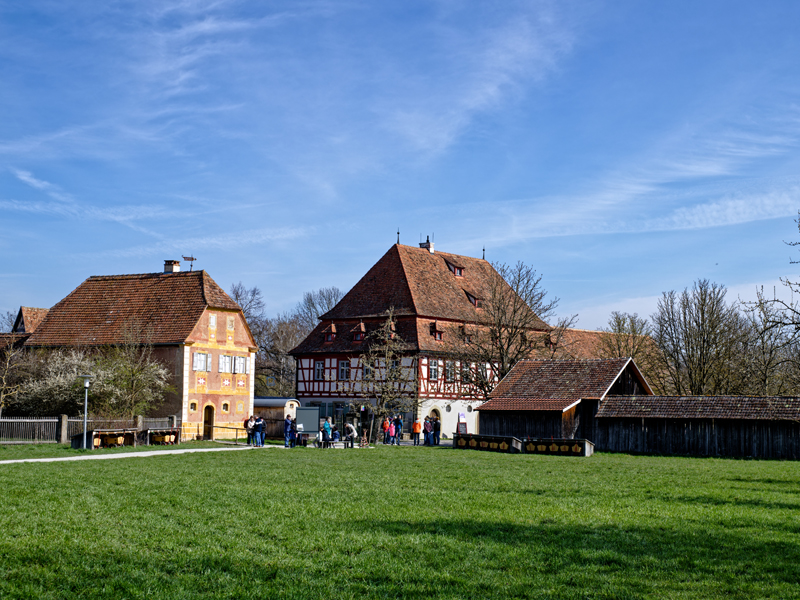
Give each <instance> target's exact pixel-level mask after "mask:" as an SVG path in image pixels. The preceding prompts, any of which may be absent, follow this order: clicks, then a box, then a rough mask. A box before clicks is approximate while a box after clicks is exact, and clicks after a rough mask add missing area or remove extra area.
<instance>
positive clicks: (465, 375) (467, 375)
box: [461, 362, 470, 381]
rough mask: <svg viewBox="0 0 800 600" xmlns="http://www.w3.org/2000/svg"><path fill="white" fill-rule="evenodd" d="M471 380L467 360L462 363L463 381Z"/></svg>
mask: <svg viewBox="0 0 800 600" xmlns="http://www.w3.org/2000/svg"><path fill="white" fill-rule="evenodd" d="M469 380H470V372H469V365H468V364H467V363H465V362H462V363H461V381H469Z"/></svg>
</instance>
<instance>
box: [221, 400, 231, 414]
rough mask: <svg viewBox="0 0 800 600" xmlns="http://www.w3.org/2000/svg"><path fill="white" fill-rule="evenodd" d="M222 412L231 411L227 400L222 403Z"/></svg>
mask: <svg viewBox="0 0 800 600" xmlns="http://www.w3.org/2000/svg"><path fill="white" fill-rule="evenodd" d="M222 412H231V407H230V404H228V403H227V402H223V403H222Z"/></svg>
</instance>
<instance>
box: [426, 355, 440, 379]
mask: <svg viewBox="0 0 800 600" xmlns="http://www.w3.org/2000/svg"><path fill="white" fill-rule="evenodd" d="M428 379H430V380H432V381H435V380H437V379H439V361H438V360H432V361H431V362H430V366H429V367H428Z"/></svg>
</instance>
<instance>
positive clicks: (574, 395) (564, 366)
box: [477, 358, 632, 410]
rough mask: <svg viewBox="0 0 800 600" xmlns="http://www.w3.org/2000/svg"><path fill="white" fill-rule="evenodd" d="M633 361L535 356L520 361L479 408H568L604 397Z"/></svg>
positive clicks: (626, 359) (625, 359)
mask: <svg viewBox="0 0 800 600" xmlns="http://www.w3.org/2000/svg"><path fill="white" fill-rule="evenodd" d="M629 363H631V364H632V361H631V360H630V359H629V358H614V359H605V360H601V359H595V360H544V359H531V360H522V361H520V362H518V363H517V364H516V365H514V367H513V368H512V369H511V371H510V372H509V373H508V375H506V376H505V377H504V378H503V380H502V381H501V382H500V383H498V384H497V387H495V388H494V390H493V391H492V393H491V394H490V395H489V398H490V399H489V401H488V402H486V403H484V404H482V405H480V406H479V407H478V409H477V410H564V409H566V408H567V407H569V406H570V405H572V404H575V403H576V402H578V401H579V400H581V399H583V398H598V399H600V398H603V396H605V394H606V393H607V392H608V390H609V388H610V387H611V386H612V385H613V384H614V382H615V381H616V380H617V378H618V377H619V375H620V374H621V373H622V371H623V370H624V369H625V367H626V366H628V364H629Z"/></svg>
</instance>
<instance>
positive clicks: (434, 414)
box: [428, 408, 442, 421]
mask: <svg viewBox="0 0 800 600" xmlns="http://www.w3.org/2000/svg"><path fill="white" fill-rule="evenodd" d="M428 416H429V417H436V418H437V419H439V420H440V421H441V420H442V413H440V412H439V409H438V408H432V409H431V412H430V414H429V415H428Z"/></svg>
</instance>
